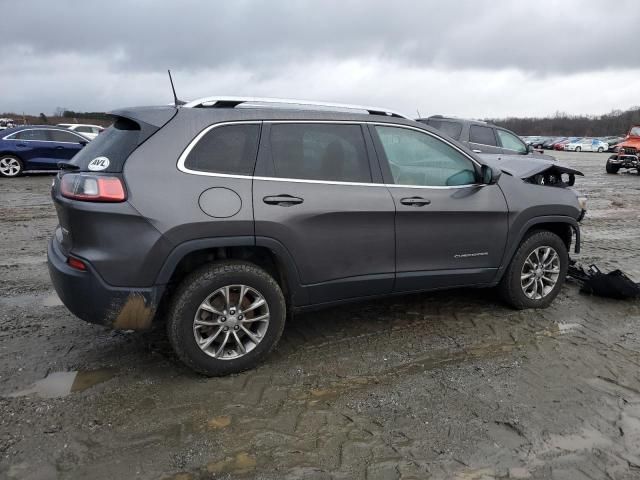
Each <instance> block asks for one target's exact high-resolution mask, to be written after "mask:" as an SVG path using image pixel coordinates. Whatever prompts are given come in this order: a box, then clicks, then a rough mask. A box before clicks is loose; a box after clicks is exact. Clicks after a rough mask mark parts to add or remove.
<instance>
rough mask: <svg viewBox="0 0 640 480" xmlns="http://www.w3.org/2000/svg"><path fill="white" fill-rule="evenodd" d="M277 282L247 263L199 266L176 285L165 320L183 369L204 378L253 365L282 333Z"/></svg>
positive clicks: (282, 309)
mask: <svg viewBox="0 0 640 480" xmlns="http://www.w3.org/2000/svg"><path fill="white" fill-rule="evenodd" d="M285 316H286V305H285V301H284V296H283V294H282V290H281V289H280V286H279V285H278V283H277V282H276V281H275V280H274V279H273V277H271V276H270V275H269V274H268V273H267V272H265V271H264V270H262V269H261V268H259V267H257V266H256V265H253V264H251V263H247V262H238V261H225V262H219V263H213V264H210V265H207V266H205V267H202V268H201V269H199V270H196V271H195V272H193V273H192V274H190V275H189V276H188V277H187V278H185V280H183V282H182V283H181V285H180V287H179V289H178V291H177V292H176V294H175V297H174V299H173V304H172V306H171V308H170V311H169V318H168V322H167V332H168V336H169V341H170V342H171V345H172V346H173V349H174V350H175V352H176V354H177V355H178V357H179V358H180V360H182V362H183V363H185V364H186V365H187V366H188V367H190V368H192V369H193V370H195V371H196V372H199V373H202V374H204V375H209V376H218V375H227V374H230V373H237V372H241V371H243V370H247V369H249V368H253V367H255V366H256V365H257V364H258V363H260V362H261V361H262V360H263V359H264V358H265V357H266V355H267V354H268V353H269V352H270V351H271V349H272V348H273V347H274V346H275V345H276V343H277V342H278V340H279V339H280V336H281V335H282V331H283V329H284V323H285Z"/></svg>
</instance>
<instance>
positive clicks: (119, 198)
mask: <svg viewBox="0 0 640 480" xmlns="http://www.w3.org/2000/svg"><path fill="white" fill-rule="evenodd" d="M60 192H61V193H62V196H63V197H66V198H71V199H73V200H83V201H85V202H124V201H125V200H126V199H127V195H126V193H125V190H124V184H123V183H122V180H121V179H120V178H118V177H112V176H103V175H88V174H84V173H66V174H64V175H63V176H62V178H61V180H60Z"/></svg>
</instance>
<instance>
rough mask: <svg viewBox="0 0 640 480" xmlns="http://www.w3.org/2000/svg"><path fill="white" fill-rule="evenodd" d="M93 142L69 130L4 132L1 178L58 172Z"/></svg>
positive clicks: (1, 134) (0, 135) (30, 128)
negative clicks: (61, 162)
mask: <svg viewBox="0 0 640 480" xmlns="http://www.w3.org/2000/svg"><path fill="white" fill-rule="evenodd" d="M88 142H89V139H88V138H86V137H83V136H82V135H80V134H77V133H74V132H71V131H70V130H67V129H66V128H57V127H46V126H33V125H32V126H23V127H15V128H8V129H6V130H0V176H3V177H17V176H18V175H20V174H21V173H22V172H25V171H28V170H57V169H58V166H57V164H58V162H59V161H61V160H69V159H70V158H71V157H73V156H74V155H75V154H76V153H78V151H80V149H82V147H84V146H85V145H86V144H87V143H88Z"/></svg>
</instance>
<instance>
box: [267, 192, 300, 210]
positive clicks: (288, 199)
mask: <svg viewBox="0 0 640 480" xmlns="http://www.w3.org/2000/svg"><path fill="white" fill-rule="evenodd" d="M262 201H263V202H264V203H266V204H267V205H280V206H281V207H291V206H293V205H298V204H300V203H302V202H304V200H303V199H302V198H299V197H293V196H291V195H287V194H283V195H273V196H268V197H264V198H263V199H262Z"/></svg>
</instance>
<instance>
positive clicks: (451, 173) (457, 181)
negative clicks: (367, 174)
mask: <svg viewBox="0 0 640 480" xmlns="http://www.w3.org/2000/svg"><path fill="white" fill-rule="evenodd" d="M376 130H377V132H378V136H379V137H380V142H381V143H382V147H383V148H384V153H385V155H386V156H387V160H388V161H389V167H390V169H391V175H392V176H393V181H394V183H395V184H397V185H422V186H434V187H442V186H455V185H468V184H471V183H475V181H476V175H475V169H474V167H473V163H472V162H471V160H469V159H468V158H467V157H465V156H464V155H463V154H462V153H460V152H459V151H458V150H456V149H454V148H453V147H451V146H449V145H448V144H447V143H445V142H443V141H442V140H440V139H438V138H435V137H433V136H431V135H428V134H426V133H422V132H418V131H416V130H409V129H406V128H399V127H383V126H377V127H376Z"/></svg>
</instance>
